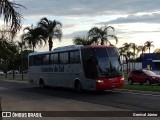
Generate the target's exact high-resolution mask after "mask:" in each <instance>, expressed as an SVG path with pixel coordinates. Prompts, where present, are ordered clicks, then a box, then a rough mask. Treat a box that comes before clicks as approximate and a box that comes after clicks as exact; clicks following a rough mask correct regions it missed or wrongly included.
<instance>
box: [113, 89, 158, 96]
mask: <svg viewBox="0 0 160 120" xmlns="http://www.w3.org/2000/svg"><path fill="white" fill-rule="evenodd" d="M114 91H118V92H132V93H140V94H152V95H160V92H153V91H139V90H128V89H115V90H114Z"/></svg>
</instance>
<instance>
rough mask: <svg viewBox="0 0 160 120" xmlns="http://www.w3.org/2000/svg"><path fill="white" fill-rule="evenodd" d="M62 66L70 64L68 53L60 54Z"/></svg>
mask: <svg viewBox="0 0 160 120" xmlns="http://www.w3.org/2000/svg"><path fill="white" fill-rule="evenodd" d="M59 58H60V64H68V52H64V53H60V55H59Z"/></svg>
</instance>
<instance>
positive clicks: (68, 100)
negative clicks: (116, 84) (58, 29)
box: [0, 81, 160, 111]
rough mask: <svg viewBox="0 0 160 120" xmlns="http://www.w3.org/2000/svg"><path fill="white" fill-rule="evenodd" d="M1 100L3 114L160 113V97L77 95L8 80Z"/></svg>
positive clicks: (0, 93)
mask: <svg viewBox="0 0 160 120" xmlns="http://www.w3.org/2000/svg"><path fill="white" fill-rule="evenodd" d="M0 98H1V105H0V107H1V108H0V109H2V110H3V111H14V110H16V111H18V110H19V111H20V110H25V111H30V110H36V111H130V110H131V111H160V104H159V101H160V94H152V93H139V92H136V93H135V92H120V91H117V90H116V91H106V92H103V93H97V92H84V93H76V92H75V91H73V90H70V89H64V88H48V89H41V88H39V87H37V86H33V85H30V84H28V83H18V82H8V81H0Z"/></svg>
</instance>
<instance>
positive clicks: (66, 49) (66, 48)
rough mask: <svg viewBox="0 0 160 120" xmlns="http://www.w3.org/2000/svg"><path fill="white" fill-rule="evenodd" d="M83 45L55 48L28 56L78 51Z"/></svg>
mask: <svg viewBox="0 0 160 120" xmlns="http://www.w3.org/2000/svg"><path fill="white" fill-rule="evenodd" d="M82 46H83V45H69V46H63V47H57V48H55V49H53V50H52V51H46V52H34V53H30V54H29V56H30V55H38V54H47V53H55V52H63V51H69V50H78V49H80V47H82Z"/></svg>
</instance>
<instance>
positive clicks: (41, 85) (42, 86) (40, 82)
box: [39, 79, 46, 89]
mask: <svg viewBox="0 0 160 120" xmlns="http://www.w3.org/2000/svg"><path fill="white" fill-rule="evenodd" d="M39 85H40V87H41V88H43V89H45V88H46V86H45V84H44V81H43V79H40V80H39Z"/></svg>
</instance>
